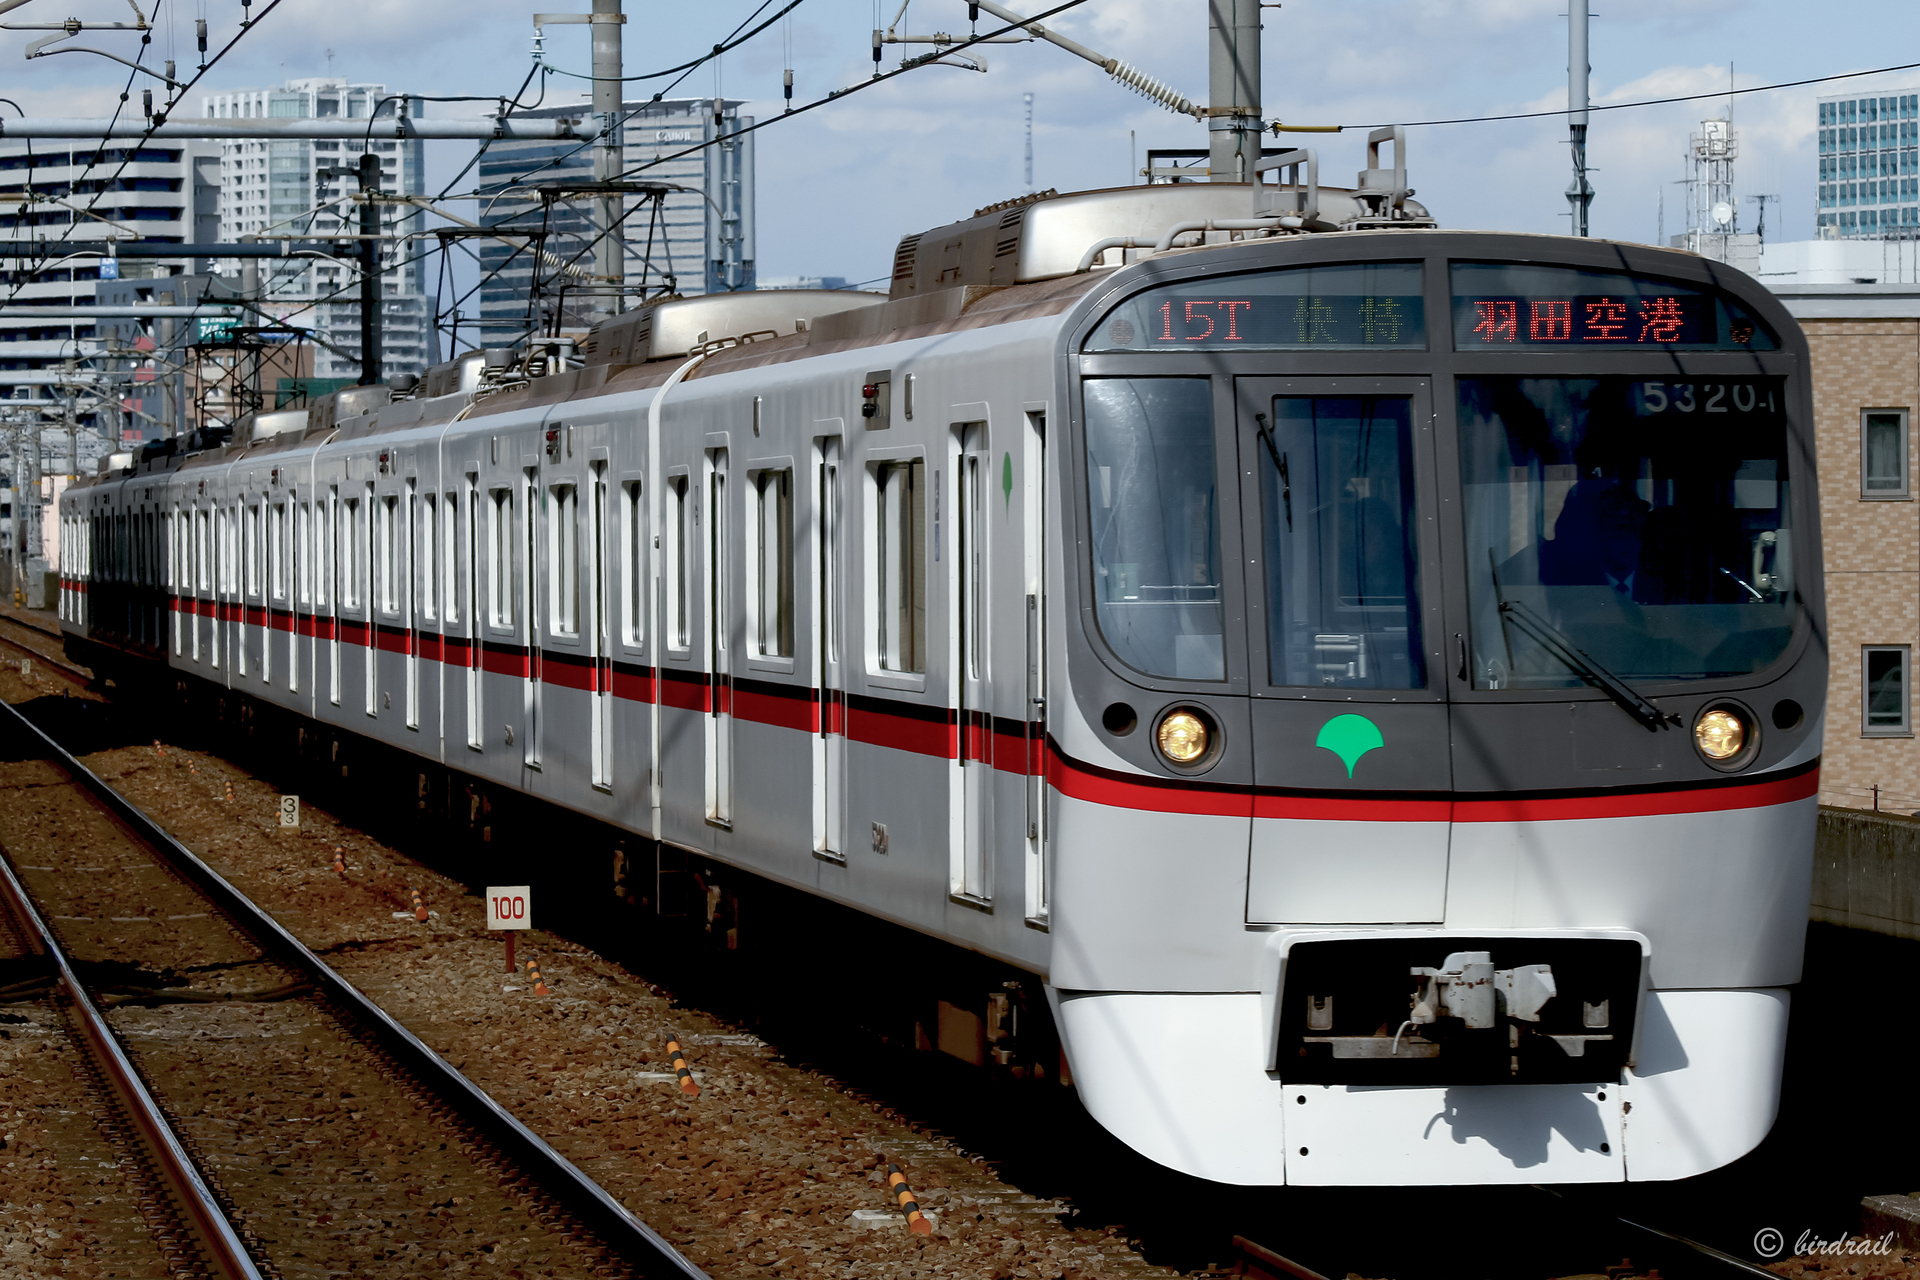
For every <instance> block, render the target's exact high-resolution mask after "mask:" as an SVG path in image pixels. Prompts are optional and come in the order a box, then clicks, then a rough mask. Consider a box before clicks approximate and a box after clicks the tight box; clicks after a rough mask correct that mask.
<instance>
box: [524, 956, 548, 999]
mask: <svg viewBox="0 0 1920 1280" xmlns="http://www.w3.org/2000/svg"><path fill="white" fill-rule="evenodd" d="M527 973H528V974H529V975H531V976H532V978H533V994H535V995H537V996H550V995H552V994H553V992H551V991H549V990H547V980H546V979H545V978H543V977H541V976H540V965H539V964H538V963H537V962H536V961H533V960H529V961H527Z"/></svg>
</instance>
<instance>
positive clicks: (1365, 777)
mask: <svg viewBox="0 0 1920 1280" xmlns="http://www.w3.org/2000/svg"><path fill="white" fill-rule="evenodd" d="M1235 399H1236V405H1235V411H1236V415H1237V423H1238V440H1239V459H1240V478H1241V503H1240V505H1241V510H1242V512H1243V513H1244V518H1245V520H1246V522H1247V532H1246V539H1245V545H1246V548H1247V551H1246V556H1247V564H1246V574H1247V600H1248V608H1247V629H1248V656H1249V662H1250V666H1251V673H1250V674H1251V677H1252V679H1251V689H1252V692H1253V694H1254V696H1253V698H1252V699H1251V703H1252V726H1253V754H1254V784H1255V786H1254V809H1253V814H1254V821H1253V839H1252V847H1251V854H1250V862H1249V868H1248V883H1247V918H1248V920H1249V921H1252V922H1257V923H1312V924H1360V923H1432V922H1438V921H1441V920H1443V919H1444V917H1445V910H1446V880H1447V857H1448V836H1449V830H1450V821H1451V814H1452V806H1451V801H1450V799H1449V793H1450V791H1451V789H1452V768H1451V763H1450V754H1449V744H1448V730H1447V702H1446V681H1445V671H1444V668H1443V660H1442V653H1441V644H1440V642H1441V635H1442V631H1443V623H1442V618H1441V610H1440V605H1441V590H1440V575H1439V541H1438V536H1437V527H1436V526H1437V516H1438V510H1439V508H1438V498H1437V488H1436V485H1435V481H1434V452H1433V449H1434V446H1433V413H1432V403H1431V395H1430V389H1429V386H1428V384H1427V382H1426V381H1425V380H1424V379H1415V378H1341V379H1307V378H1241V379H1239V380H1238V382H1237V386H1236V396H1235Z"/></svg>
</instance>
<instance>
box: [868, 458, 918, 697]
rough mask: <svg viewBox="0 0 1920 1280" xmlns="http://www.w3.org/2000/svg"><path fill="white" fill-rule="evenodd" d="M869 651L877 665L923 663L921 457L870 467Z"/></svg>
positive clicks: (910, 669)
mask: <svg viewBox="0 0 1920 1280" xmlns="http://www.w3.org/2000/svg"><path fill="white" fill-rule="evenodd" d="M873 493H874V505H875V508H876V511H875V514H876V519H874V520H872V521H870V522H869V523H870V524H871V526H872V528H873V529H874V531H875V534H876V538H877V545H876V547H875V557H874V564H875V574H874V584H875V592H874V602H875V620H874V622H875V629H874V640H875V652H876V653H878V655H879V658H880V669H881V670H882V671H897V672H902V673H917V672H924V671H925V670H926V669H927V582H926V570H925V562H926V556H927V533H926V529H927V520H926V515H927V485H926V462H925V460H924V459H920V458H915V459H913V460H912V461H911V462H884V463H881V464H880V466H879V467H878V469H877V470H876V471H875V472H874V491H873Z"/></svg>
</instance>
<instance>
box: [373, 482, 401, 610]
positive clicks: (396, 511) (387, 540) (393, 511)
mask: <svg viewBox="0 0 1920 1280" xmlns="http://www.w3.org/2000/svg"><path fill="white" fill-rule="evenodd" d="M374 515H375V517H376V521H377V524H378V532H377V533H376V534H375V546H376V548H377V550H378V555H377V557H376V558H377V561H378V563H379V566H380V607H381V609H383V610H384V611H386V612H387V613H392V612H394V611H395V610H396V609H398V608H399V607H400V569H401V564H400V543H401V541H402V540H401V538H400V537H399V536H398V535H399V526H400V498H399V495H397V494H388V495H387V496H385V497H383V498H382V499H381V500H380V506H379V509H378V510H377V511H376V512H375V513H374Z"/></svg>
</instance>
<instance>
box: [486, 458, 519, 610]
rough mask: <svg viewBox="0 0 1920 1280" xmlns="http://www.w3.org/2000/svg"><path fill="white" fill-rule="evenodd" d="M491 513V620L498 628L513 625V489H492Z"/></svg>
mask: <svg viewBox="0 0 1920 1280" xmlns="http://www.w3.org/2000/svg"><path fill="white" fill-rule="evenodd" d="M487 492H488V495H489V496H490V497H491V498H492V499H493V502H492V504H491V509H490V511H489V513H488V520H489V524H488V528H487V533H488V535H489V536H488V538H487V604H488V609H489V613H488V615H487V616H488V620H489V621H490V622H492V623H493V625H494V626H496V627H510V626H512V625H513V490H512V489H490V490H488V491H487Z"/></svg>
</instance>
